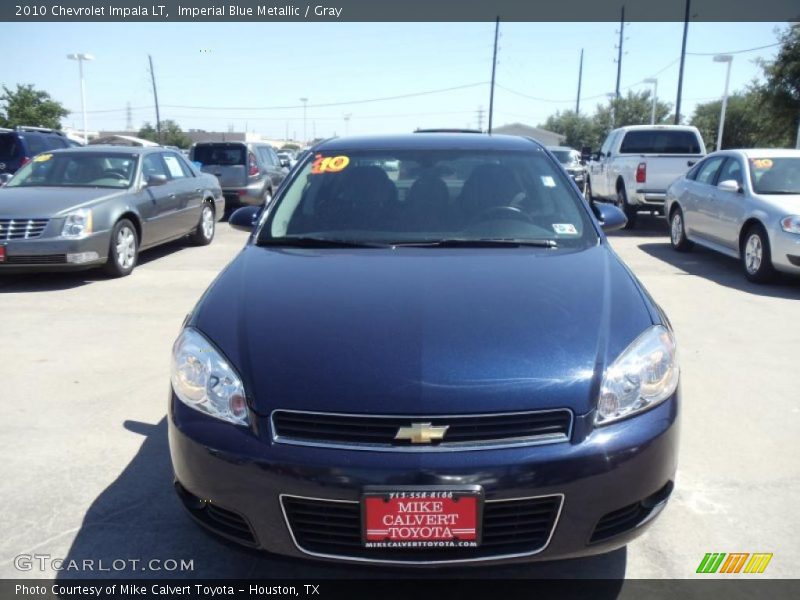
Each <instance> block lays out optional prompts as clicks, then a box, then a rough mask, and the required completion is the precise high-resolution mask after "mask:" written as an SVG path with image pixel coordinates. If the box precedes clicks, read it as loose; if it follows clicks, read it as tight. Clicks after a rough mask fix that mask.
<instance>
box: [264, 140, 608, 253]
mask: <svg viewBox="0 0 800 600" xmlns="http://www.w3.org/2000/svg"><path fill="white" fill-rule="evenodd" d="M290 238H294V239H295V240H297V239H299V238H302V239H304V240H311V238H314V239H315V240H316V241H319V239H324V240H325V241H349V242H361V243H372V244H386V245H396V244H403V243H406V244H414V243H425V242H427V243H428V244H429V245H430V244H431V243H437V242H448V243H464V242H473V241H474V242H481V241H483V242H489V241H495V242H496V241H504V242H510V243H512V242H517V243H530V242H535V243H537V244H541V245H543V246H547V247H554V246H558V247H576V246H585V245H589V244H594V243H596V242H597V233H596V231H595V229H594V227H593V225H592V222H591V220H590V218H589V215H588V212H587V210H586V209H585V207H584V205H583V200H582V199H581V197H580V196H579V195H578V194H577V193H575V192H574V191H573V190H572V187H571V184H570V183H569V182H568V180H567V178H566V175H565V174H564V173H563V171H562V170H561V169H560V168H559V167H558V166H557V165H556V164H555V163H553V162H552V160H551V159H550V158H549V157H548V156H547V155H546V154H545V152H544V151H542V150H541V149H536V150H531V151H525V152H520V151H514V152H495V151H486V150H481V151H450V150H408V151H397V152H381V151H373V152H368V151H357V152H356V151H353V152H348V151H344V150H342V151H337V152H335V153H324V154H316V155H315V156H314V157H312V159H310V160H308V161H307V162H306V163H305V164H303V166H302V168H301V169H300V171H299V172H298V174H297V176H296V177H295V178H294V179H293V180H292V181H291V183H290V184H289V185H288V187H287V188H286V190H285V193H283V194H281V196H280V198H279V200H278V202H277V204H276V205H275V206H274V207H273V209H272V210H271V211H270V216H269V218H268V219H267V221H266V223H265V224H264V226H263V227H262V229H261V231H260V234H259V238H258V241H259V243H278V242H280V241H281V240H284V241H285V242H287V243H288V242H289V241H291V240H290Z"/></svg>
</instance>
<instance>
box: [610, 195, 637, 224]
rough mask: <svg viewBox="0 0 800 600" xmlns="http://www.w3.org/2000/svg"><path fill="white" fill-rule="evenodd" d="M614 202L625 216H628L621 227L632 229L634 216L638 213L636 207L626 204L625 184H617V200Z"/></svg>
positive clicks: (634, 221) (634, 220)
mask: <svg viewBox="0 0 800 600" xmlns="http://www.w3.org/2000/svg"><path fill="white" fill-rule="evenodd" d="M615 204H616V205H617V207H618V208H619V209H620V210H622V211H623V212H624V213H625V216H626V217H628V222H627V223H625V227H623V229H633V228H634V227H636V218H637V217H638V216H639V213H638V211H637V210H636V207H634V206H631V205H630V204H628V195H627V194H626V193H625V186H622V185H619V186H617V200H616V202H615Z"/></svg>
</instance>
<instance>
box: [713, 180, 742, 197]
mask: <svg viewBox="0 0 800 600" xmlns="http://www.w3.org/2000/svg"><path fill="white" fill-rule="evenodd" d="M717 188H718V189H720V190H722V191H723V192H731V193H733V194H737V193H739V192H741V191H742V186H740V185H739V182H738V181H736V180H735V179H726V180H725V181H720V182H719V184H718V185H717Z"/></svg>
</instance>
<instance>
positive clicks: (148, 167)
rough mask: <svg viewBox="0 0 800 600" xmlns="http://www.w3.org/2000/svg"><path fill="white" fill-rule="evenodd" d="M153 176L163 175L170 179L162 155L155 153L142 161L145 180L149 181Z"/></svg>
mask: <svg viewBox="0 0 800 600" xmlns="http://www.w3.org/2000/svg"><path fill="white" fill-rule="evenodd" d="M151 175H163V176H164V177H167V178H168V177H169V175H168V174H167V169H166V167H165V166H164V161H163V160H161V154H158V153H155V152H154V153H152V154H148V155H146V156H145V157H144V160H143V161H142V176H143V177H144V180H145V181H147V178H148V177H150V176H151Z"/></svg>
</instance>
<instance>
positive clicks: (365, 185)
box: [319, 166, 398, 230]
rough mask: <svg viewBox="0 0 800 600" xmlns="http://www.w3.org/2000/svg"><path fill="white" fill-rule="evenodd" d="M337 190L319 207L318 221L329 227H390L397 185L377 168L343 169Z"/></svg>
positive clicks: (395, 206)
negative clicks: (335, 193)
mask: <svg viewBox="0 0 800 600" xmlns="http://www.w3.org/2000/svg"><path fill="white" fill-rule="evenodd" d="M341 177H342V178H343V179H342V182H341V186H340V187H339V193H338V194H337V195H336V197H335V198H331V199H329V200H328V201H326V202H325V203H323V204H322V205H321V206H320V207H319V210H320V214H319V221H320V222H321V224H323V225H324V226H325V227H329V228H331V229H356V230H370V229H381V230H387V229H391V228H392V227H393V225H394V224H395V223H396V222H397V216H398V211H397V188H396V187H395V185H394V183H392V180H391V179H389V176H388V175H386V172H385V171H384V170H383V169H381V168H380V167H376V166H363V167H352V168H350V169H346V170H345V171H344V173H342V174H341Z"/></svg>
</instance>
